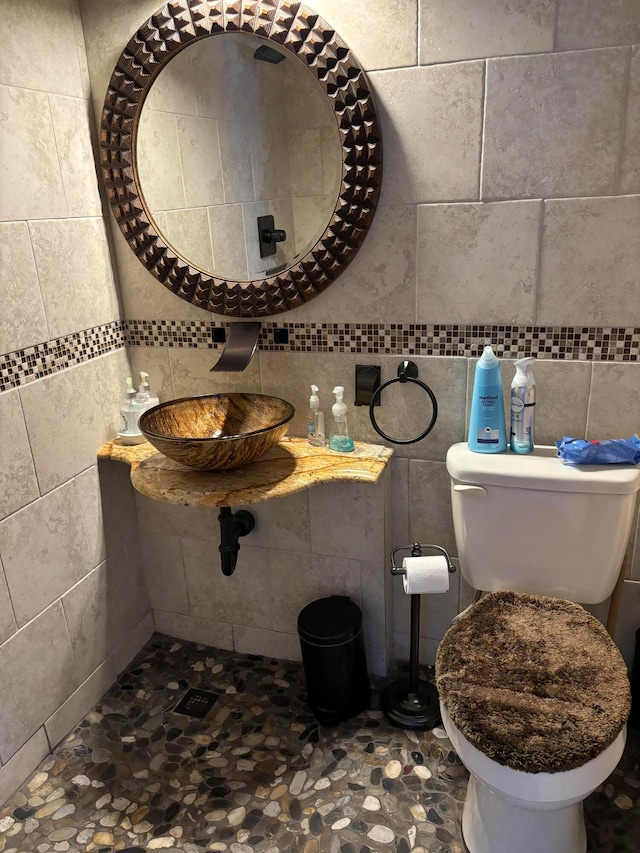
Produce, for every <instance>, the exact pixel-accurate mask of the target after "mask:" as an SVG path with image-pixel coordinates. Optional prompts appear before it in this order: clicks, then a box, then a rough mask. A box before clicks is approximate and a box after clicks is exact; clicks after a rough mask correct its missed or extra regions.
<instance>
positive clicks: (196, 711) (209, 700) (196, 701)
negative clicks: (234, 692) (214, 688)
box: [173, 687, 220, 718]
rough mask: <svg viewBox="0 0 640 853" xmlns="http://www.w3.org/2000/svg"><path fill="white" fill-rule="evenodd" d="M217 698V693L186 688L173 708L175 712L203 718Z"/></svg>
mask: <svg viewBox="0 0 640 853" xmlns="http://www.w3.org/2000/svg"><path fill="white" fill-rule="evenodd" d="M219 698H220V697H219V694H218V693H209V692H208V691H207V690H196V689H195V687H192V688H191V689H190V690H187V692H186V693H185V694H184V696H183V697H182V699H181V700H180V701H179V702H178V704H177V705H176V707H175V708H174V709H173V710H174V712H175V713H176V714H186V715H187V716H189V717H201V718H204V717H206V716H207V714H208V713H209V711H210V710H211V709H212V708H213V706H214V705H215V704H216V702H217V701H218V699H219Z"/></svg>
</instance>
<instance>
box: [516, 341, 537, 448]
mask: <svg viewBox="0 0 640 853" xmlns="http://www.w3.org/2000/svg"><path fill="white" fill-rule="evenodd" d="M534 361H535V358H521V359H519V360H518V361H516V362H515V368H516V375H515V376H514V377H513V382H512V383H511V445H510V446H511V450H512V451H513V452H514V453H531V451H532V450H533V446H534V438H533V421H534V413H535V410H536V381H535V379H534V378H533V370H532V366H533V363H534Z"/></svg>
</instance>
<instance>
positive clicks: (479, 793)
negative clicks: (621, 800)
mask: <svg viewBox="0 0 640 853" xmlns="http://www.w3.org/2000/svg"><path fill="white" fill-rule="evenodd" d="M462 834H463V836H464V841H465V844H466V846H467V849H468V850H469V853H513V851H514V850H516V851H518V853H540V851H544V853H585V851H586V849H587V833H586V828H585V823H584V816H583V811H582V802H579V803H576V804H575V805H572V806H568V807H566V808H563V809H550V810H537V809H536V810H534V809H527V808H522V807H521V806H518V805H516V804H515V803H513V802H508V801H507V800H504V799H502V797H500V796H498V795H497V794H495V793H494V792H493V791H491V790H490V789H489V788H487V786H486V785H484V784H483V783H482V782H480V781H479V780H478V779H476V777H475V776H473V775H471V777H470V778H469V786H468V788H467V797H466V800H465V803H464V809H463V812H462Z"/></svg>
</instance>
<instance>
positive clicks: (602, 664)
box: [436, 592, 631, 773]
mask: <svg viewBox="0 0 640 853" xmlns="http://www.w3.org/2000/svg"><path fill="white" fill-rule="evenodd" d="M436 683H437V687H438V692H439V694H440V699H441V700H442V702H443V703H444V705H445V706H446V708H447V711H448V712H449V715H450V716H451V719H452V720H453V722H454V723H455V725H456V726H457V727H458V729H460V731H461V732H462V734H463V735H464V736H465V737H466V738H467V740H469V741H470V742H471V743H472V744H473V745H474V746H475V747H476V748H477V749H479V750H481V751H482V752H483V753H484V754H485V755H487V756H488V757H489V758H492V759H494V760H495V761H497V762H498V763H499V764H503V765H505V766H507V767H512V768H513V769H515V770H523V771H525V772H529V773H541V772H542V773H554V772H560V771H565V770H572V769H574V768H576V767H580V766H582V765H583V764H585V763H586V762H587V761H590V760H591V759H592V758H595V756H597V755H599V754H600V753H601V752H602V751H603V750H604V749H606V747H608V746H609V745H610V744H611V743H613V741H614V740H615V738H616V737H617V735H618V734H619V733H620V731H621V730H622V727H623V726H624V724H625V722H626V720H627V717H628V715H629V710H630V707H631V692H630V689H629V680H628V677H627V670H626V666H625V664H624V661H623V659H622V656H621V655H620V652H619V651H618V649H617V647H616V646H615V644H614V643H613V641H612V640H611V638H610V637H609V634H608V633H607V631H606V630H605V628H604V626H603V625H602V624H601V623H600V622H599V621H598V620H597V619H596V618H595V617H593V616H592V615H591V614H590V613H588V612H587V611H586V610H585V609H584V608H583V607H581V606H580V605H579V604H574V603H573V602H571V601H565V600H564V599H559V598H548V597H545V596H538V595H524V594H520V593H515V592H495V593H490V594H489V595H486V596H484V597H483V598H481V599H480V601H479V602H478V603H477V604H475V605H474V606H473V607H472V608H471V609H470V610H469V611H467V612H466V613H465V614H464V615H463V616H461V617H460V619H459V620H458V621H457V622H456V623H455V624H454V625H452V626H451V628H449V630H448V631H447V633H446V634H445V636H444V638H443V640H442V642H441V643H440V647H439V649H438V654H437V657H436Z"/></svg>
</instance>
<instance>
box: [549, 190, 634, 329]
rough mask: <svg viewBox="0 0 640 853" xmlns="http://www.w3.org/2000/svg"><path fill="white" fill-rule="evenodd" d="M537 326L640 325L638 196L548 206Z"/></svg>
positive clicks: (565, 200)
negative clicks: (639, 296)
mask: <svg viewBox="0 0 640 853" xmlns="http://www.w3.org/2000/svg"><path fill="white" fill-rule="evenodd" d="M540 263H541V270H540V283H539V285H538V313H537V322H538V323H540V324H548V325H554V326H564V325H576V324H578V325H582V326H607V325H613V326H638V325H640V300H639V299H638V285H639V284H640V196H626V197H624V198H595V199H562V200H558V201H547V202H545V218H544V234H543V238H542V253H541V262H540Z"/></svg>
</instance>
